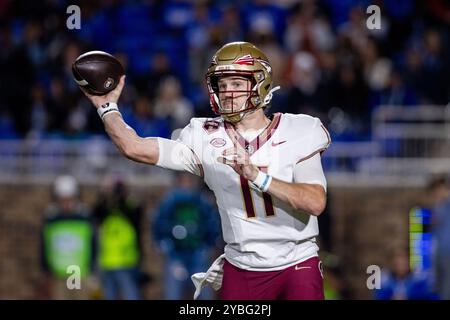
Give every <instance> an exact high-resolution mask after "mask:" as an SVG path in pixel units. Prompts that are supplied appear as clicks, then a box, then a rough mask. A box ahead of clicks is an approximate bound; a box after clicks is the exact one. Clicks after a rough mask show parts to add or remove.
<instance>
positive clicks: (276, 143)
mask: <svg viewBox="0 0 450 320" xmlns="http://www.w3.org/2000/svg"><path fill="white" fill-rule="evenodd" d="M285 142H286V140H283V141H280V142H273V141H272V147H276V146H278V145H280V144H282V143H285Z"/></svg>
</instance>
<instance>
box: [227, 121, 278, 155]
mask: <svg viewBox="0 0 450 320" xmlns="http://www.w3.org/2000/svg"><path fill="white" fill-rule="evenodd" d="M280 119H281V113H275V114H274V115H273V119H272V121H271V122H270V124H269V125H268V126H267V128H266V129H264V130H263V132H261V133H260V134H259V135H258V136H257V137H256V138H255V139H253V140H252V141H247V140H246V139H245V138H244V137H242V136H241V134H240V133H239V132H237V131H236V130H235V129H234V126H233V125H232V124H231V123H229V122H228V121H224V125H225V131H226V132H227V134H228V136H229V137H230V139H231V141H232V142H233V144H235V143H236V142H237V143H239V145H240V146H241V147H242V148H244V149H245V150H246V151H247V152H248V153H249V155H252V154H254V153H255V152H256V151H257V150H258V149H259V148H261V147H262V146H263V145H264V143H266V142H267V140H269V139H270V138H271V137H272V135H273V134H274V133H275V130H276V129H277V128H278V125H279V124H280Z"/></svg>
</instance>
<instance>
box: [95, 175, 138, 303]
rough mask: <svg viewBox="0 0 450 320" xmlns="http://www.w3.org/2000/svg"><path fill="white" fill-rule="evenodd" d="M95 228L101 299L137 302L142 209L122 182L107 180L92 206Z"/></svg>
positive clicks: (114, 179) (119, 180) (113, 179)
mask: <svg viewBox="0 0 450 320" xmlns="http://www.w3.org/2000/svg"><path fill="white" fill-rule="evenodd" d="M93 216H94V219H95V222H96V225H97V228H98V248H99V249H98V250H99V252H98V268H99V271H100V275H101V282H102V288H103V297H104V298H105V299H107V300H118V299H124V300H139V299H141V298H142V297H141V293H140V283H139V275H140V261H141V252H142V249H141V248H142V247H141V237H140V221H141V217H142V206H141V205H140V204H138V203H135V202H134V201H133V200H132V199H131V198H130V197H129V193H128V187H127V185H126V183H125V182H124V181H123V180H121V179H116V178H112V179H110V177H108V179H107V180H106V183H105V186H104V188H103V190H102V193H101V194H100V197H99V199H98V201H97V203H96V204H95V206H94V210H93Z"/></svg>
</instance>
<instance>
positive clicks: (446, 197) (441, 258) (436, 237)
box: [432, 177, 450, 300]
mask: <svg viewBox="0 0 450 320" xmlns="http://www.w3.org/2000/svg"><path fill="white" fill-rule="evenodd" d="M433 187H434V188H433V189H434V190H435V192H434V194H435V202H434V203H435V204H434V207H433V210H432V212H433V216H432V234H433V241H434V244H435V248H434V257H433V261H434V265H435V268H434V270H435V277H436V281H435V282H436V290H437V294H438V295H439V298H440V299H443V300H449V299H450V185H449V183H448V181H447V179H446V178H444V177H442V178H440V179H439V178H438V179H436V181H435V182H434V184H433Z"/></svg>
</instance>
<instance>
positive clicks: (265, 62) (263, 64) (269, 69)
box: [258, 59, 272, 73]
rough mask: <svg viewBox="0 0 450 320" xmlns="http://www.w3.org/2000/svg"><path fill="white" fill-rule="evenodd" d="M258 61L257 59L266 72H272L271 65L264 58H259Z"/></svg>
mask: <svg viewBox="0 0 450 320" xmlns="http://www.w3.org/2000/svg"><path fill="white" fill-rule="evenodd" d="M258 61H259V63H261V64H262V66H263V67H264V68H266V70H267V72H268V73H272V67H271V66H270V64H269V63H268V62H267V61H266V60H261V59H259V60H258Z"/></svg>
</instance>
